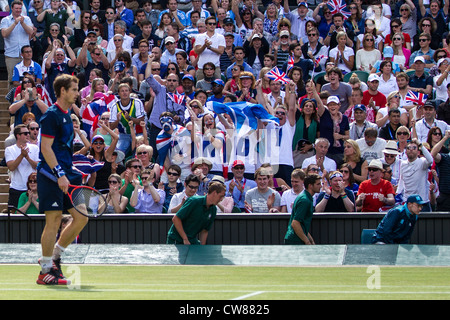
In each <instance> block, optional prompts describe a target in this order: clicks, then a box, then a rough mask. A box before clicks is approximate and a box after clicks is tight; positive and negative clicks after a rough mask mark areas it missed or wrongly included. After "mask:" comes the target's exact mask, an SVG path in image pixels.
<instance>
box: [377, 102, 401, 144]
mask: <svg viewBox="0 0 450 320" xmlns="http://www.w3.org/2000/svg"><path fill="white" fill-rule="evenodd" d="M388 117H389V122H388V123H387V124H386V125H385V126H384V127H383V128H381V129H380V131H379V132H378V136H379V137H380V138H382V139H384V140H395V136H396V133H397V129H398V128H400V126H401V125H402V124H401V123H400V110H399V109H392V110H389V113H388Z"/></svg>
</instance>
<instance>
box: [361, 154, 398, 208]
mask: <svg viewBox="0 0 450 320" xmlns="http://www.w3.org/2000/svg"><path fill="white" fill-rule="evenodd" d="M382 177H383V164H382V163H381V161H380V160H378V159H374V160H372V161H370V163H369V179H368V180H365V181H363V182H362V183H361V184H360V186H359V190H358V194H357V196H358V197H357V198H356V206H357V207H360V208H361V210H360V211H362V212H379V211H382V210H383V207H384V206H386V205H388V206H392V205H394V203H395V198H394V195H395V191H394V188H393V187H392V184H391V183H390V182H389V181H387V180H384V179H382Z"/></svg>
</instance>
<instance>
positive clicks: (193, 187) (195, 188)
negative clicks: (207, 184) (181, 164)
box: [187, 184, 198, 190]
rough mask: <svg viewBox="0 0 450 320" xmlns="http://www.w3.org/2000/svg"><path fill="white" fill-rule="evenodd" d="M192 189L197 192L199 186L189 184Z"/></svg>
mask: <svg viewBox="0 0 450 320" xmlns="http://www.w3.org/2000/svg"><path fill="white" fill-rule="evenodd" d="M187 186H188V187H189V188H190V189H192V190H197V189H198V186H191V185H190V184H188V185H187Z"/></svg>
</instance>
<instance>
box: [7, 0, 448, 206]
mask: <svg viewBox="0 0 450 320" xmlns="http://www.w3.org/2000/svg"><path fill="white" fill-rule="evenodd" d="M0 6H1V10H2V11H4V12H5V13H6V15H5V16H4V17H3V19H2V20H1V23H0V29H1V32H2V36H3V38H4V42H5V61H6V66H7V72H8V80H9V83H10V91H9V93H8V95H7V99H9V101H10V102H11V106H10V108H9V111H10V113H11V116H12V121H11V135H10V137H8V139H7V141H6V142H5V143H6V146H7V148H6V151H5V163H6V165H7V167H8V169H9V171H10V180H11V188H10V199H9V204H11V205H14V206H15V207H17V208H18V209H20V210H23V211H24V212H29V213H36V212H38V208H39V199H37V195H36V173H35V170H36V165H37V162H38V161H39V159H38V147H37V146H39V119H40V117H41V115H42V114H43V113H45V111H46V109H47V108H48V106H49V105H51V104H52V103H53V102H54V101H55V95H54V92H53V85H52V83H53V80H54V79H55V78H56V77H57V76H58V75H59V74H64V73H66V74H74V75H76V76H77V77H78V78H79V80H80V81H79V90H80V95H79V100H78V102H77V103H76V104H74V105H73V107H72V110H71V111H72V120H73V125H74V132H75V138H74V154H78V155H83V156H85V157H86V158H88V159H90V160H93V161H95V162H97V163H101V164H102V166H101V168H100V169H99V170H96V171H94V172H89V173H88V174H86V175H85V180H84V181H85V183H86V184H88V185H90V186H92V187H95V188H97V189H100V190H102V191H103V192H104V193H105V194H106V197H107V201H108V213H132V212H138V213H161V212H168V213H176V212H177V211H178V210H179V209H180V208H181V206H182V205H183V203H184V202H185V201H186V199H187V198H189V197H191V196H193V195H205V194H207V191H208V184H209V183H210V182H211V181H219V182H221V183H224V184H225V185H226V188H227V192H226V197H225V199H224V200H223V201H222V202H221V203H220V204H219V206H218V207H219V210H220V211H221V212H225V213H227V212H228V213H230V212H248V213H252V212H255V213H268V212H291V210H292V204H293V202H294V200H295V198H296V197H297V196H298V195H299V194H300V193H301V192H302V191H303V181H304V179H305V176H307V175H308V174H311V173H318V174H320V175H321V176H322V180H323V181H322V191H321V193H319V194H317V195H316V196H315V198H314V205H315V211H316V212H340V211H342V212H357V211H361V212H373V211H387V210H388V209H389V208H392V207H393V206H395V205H396V204H399V203H404V201H405V200H406V199H407V197H408V196H409V195H411V194H419V195H420V196H421V197H422V198H423V199H424V200H425V201H427V204H426V205H424V206H423V211H432V210H438V211H449V210H450V184H449V181H450V179H449V175H450V173H449V169H448V168H450V165H449V161H450V155H449V151H448V149H447V146H448V139H449V137H450V126H449V123H450V122H449V121H450V100H449V94H450V77H449V72H450V34H449V32H448V29H449V28H448V25H449V22H450V21H449V18H448V9H449V4H448V1H446V2H445V3H444V4H443V3H442V2H441V1H439V0H429V1H424V0H398V1H396V2H395V3H390V2H389V1H378V0H373V1H362V0H353V1H350V0H349V1H347V9H348V10H349V13H350V15H349V16H348V17H346V16H344V15H343V14H341V13H332V11H331V10H330V7H329V6H327V1H323V2H320V1H318V0H315V1H314V0H309V1H308V2H303V1H302V0H299V1H298V2H297V3H295V1H290V0H272V1H270V0H258V1H256V0H245V1H239V0H221V1H220V0H193V1H177V0H168V1H153V0H128V1H126V0H115V1H114V5H113V6H109V5H107V4H106V2H101V1H100V0H90V1H89V7H87V8H82V3H76V2H75V1H61V0H51V1H47V0H45V1H44V0H31V1H22V0H14V1H8V3H6V1H0ZM274 68H278V69H279V71H280V73H283V72H284V73H285V74H286V75H287V76H288V78H289V79H288V80H287V81H281V80H277V79H273V78H269V77H268V73H269V72H270V71H273V70H274ZM233 102H236V103H238V102H241V104H240V105H244V104H246V105H248V104H258V105H260V106H261V107H262V111H264V112H265V113H266V114H267V115H268V117H266V118H261V117H259V118H258V117H256V118H255V119H253V120H254V121H257V126H256V127H250V130H247V131H245V132H243V131H244V130H242V128H241V126H242V123H237V122H236V117H235V116H233V115H232V114H230V113H219V112H216V111H215V107H214V106H215V105H216V104H225V105H233V104H232V103H233ZM229 103H231V104H229ZM251 120H252V119H250V120H249V121H251ZM247 125H248V123H247Z"/></svg>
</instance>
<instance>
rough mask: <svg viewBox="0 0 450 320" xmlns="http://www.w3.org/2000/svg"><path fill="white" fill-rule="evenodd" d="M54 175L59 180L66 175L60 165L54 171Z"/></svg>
mask: <svg viewBox="0 0 450 320" xmlns="http://www.w3.org/2000/svg"><path fill="white" fill-rule="evenodd" d="M52 173H53V175H54V176H55V177H56V178H57V179H58V178H61V177H62V176H65V175H66V173H65V171H64V170H63V169H62V168H61V166H60V165H59V164H58V165H56V167H54V168H53V169H52Z"/></svg>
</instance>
